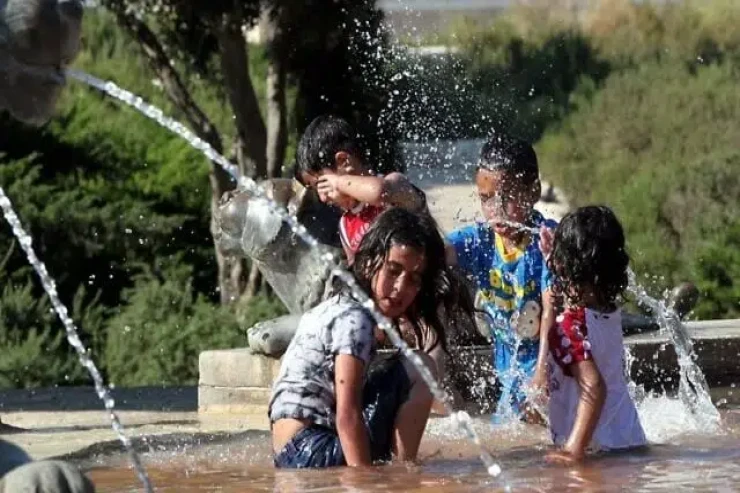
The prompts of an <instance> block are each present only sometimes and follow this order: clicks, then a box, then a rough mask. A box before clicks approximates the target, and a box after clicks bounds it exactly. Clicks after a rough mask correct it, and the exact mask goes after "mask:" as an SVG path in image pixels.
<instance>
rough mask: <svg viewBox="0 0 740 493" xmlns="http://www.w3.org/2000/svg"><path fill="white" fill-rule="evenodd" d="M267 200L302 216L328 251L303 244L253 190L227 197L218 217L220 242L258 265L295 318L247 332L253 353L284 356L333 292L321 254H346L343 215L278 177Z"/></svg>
mask: <svg viewBox="0 0 740 493" xmlns="http://www.w3.org/2000/svg"><path fill="white" fill-rule="evenodd" d="M261 185H262V186H263V187H264V188H265V191H266V194H267V196H268V197H269V198H270V199H272V200H274V201H275V202H277V203H278V204H279V205H281V206H282V207H285V208H286V209H287V210H288V212H290V213H291V214H296V216H297V218H298V220H299V222H300V223H301V224H302V225H304V226H305V227H306V229H307V230H308V232H309V233H310V234H311V236H313V237H314V238H316V239H317V240H318V242H319V244H320V245H321V246H322V247H323V248H322V249H321V250H322V251H319V250H317V249H315V248H312V247H311V246H310V245H308V244H306V243H305V242H304V241H303V240H301V239H300V238H299V237H298V236H297V235H296V233H295V232H294V231H293V230H292V229H291V227H290V226H289V225H288V224H286V223H284V222H283V221H282V220H281V219H280V217H279V216H277V215H276V214H274V213H272V212H271V211H270V209H269V207H268V205H267V201H266V200H264V199H262V198H253V197H252V194H250V193H249V192H248V191H243V190H237V191H235V192H229V193H227V194H225V195H224V197H223V198H222V200H221V205H220V207H219V211H218V217H217V232H216V240H217V244H218V247H219V249H220V250H221V252H222V253H224V254H225V255H246V256H248V257H249V258H250V259H251V260H252V261H253V262H256V263H257V264H258V266H259V268H260V271H261V272H262V275H263V276H264V277H265V279H266V280H267V282H269V283H270V285H271V286H272V288H273V290H274V291H275V293H276V294H277V296H278V297H279V298H280V299H281V300H282V302H283V303H284V304H285V306H286V307H287V308H288V311H289V312H290V315H287V316H284V317H280V318H277V319H274V320H268V321H265V322H261V323H259V324H257V325H255V326H254V327H252V328H250V329H249V330H248V332H247V334H248V339H249V348H250V349H251V350H252V352H255V353H259V354H267V355H270V356H280V355H281V354H282V353H283V352H284V351H285V349H286V348H287V347H288V343H289V342H290V339H291V338H292V337H293V334H294V333H295V331H296V329H297V328H298V321H299V320H300V317H301V314H302V313H303V312H305V311H306V310H308V309H310V308H313V307H314V306H316V305H317V304H318V303H320V302H321V301H322V299H323V298H324V297H325V296H326V294H327V293H328V289H329V288H330V278H331V268H329V267H327V266H326V265H325V262H323V261H322V259H321V255H322V254H325V253H327V252H331V253H334V256H335V258H336V259H340V258H341V255H342V253H341V252H342V249H341V244H340V242H339V232H338V225H339V217H340V214H341V213H340V211H339V210H338V209H336V208H334V207H331V206H327V205H325V204H323V203H322V202H321V201H320V200H319V198H318V195H317V194H316V192H315V191H313V190H309V189H306V188H304V187H303V186H302V185H300V184H299V183H298V182H297V181H296V180H292V179H284V178H275V179H271V180H267V181H264V182H262V183H261Z"/></svg>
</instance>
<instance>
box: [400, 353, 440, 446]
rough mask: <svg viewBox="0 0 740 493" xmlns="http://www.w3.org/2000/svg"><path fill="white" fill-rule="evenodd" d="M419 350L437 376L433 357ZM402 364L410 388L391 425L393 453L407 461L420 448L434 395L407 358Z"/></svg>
mask: <svg viewBox="0 0 740 493" xmlns="http://www.w3.org/2000/svg"><path fill="white" fill-rule="evenodd" d="M418 354H419V356H420V357H421V359H422V361H423V362H424V364H425V365H426V366H427V368H429V370H430V371H431V373H432V375H434V378H437V375H436V373H437V372H436V365H435V363H434V361H433V360H432V358H430V357H429V356H427V355H426V354H424V353H418ZM403 366H404V369H405V370H406V373H407V374H408V376H409V380H410V381H411V391H410V393H409V397H408V399H407V400H406V402H404V403H403V404H402V405H401V408H400V409H399V410H398V415H396V422H395V424H394V427H393V453H394V454H395V456H396V457H397V458H398V460H403V461H406V460H414V459H416V454H417V453H418V452H419V444H420V443H421V437H422V435H423V434H424V428H426V424H427V420H428V419H429V413H430V411H431V408H432V400H433V396H432V393H431V391H430V390H429V386H428V385H427V384H426V382H424V380H423V379H422V378H421V375H420V374H419V371H418V370H417V369H416V367H414V365H413V364H411V362H410V361H409V360H408V359H406V358H404V359H403Z"/></svg>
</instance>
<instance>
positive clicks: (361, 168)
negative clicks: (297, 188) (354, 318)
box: [295, 115, 426, 265]
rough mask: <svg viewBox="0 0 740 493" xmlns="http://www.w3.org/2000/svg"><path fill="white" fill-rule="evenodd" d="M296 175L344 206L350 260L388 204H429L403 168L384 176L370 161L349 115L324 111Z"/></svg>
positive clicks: (308, 134) (303, 146)
mask: <svg viewBox="0 0 740 493" xmlns="http://www.w3.org/2000/svg"><path fill="white" fill-rule="evenodd" d="M295 177H296V179H297V180H298V181H299V182H301V184H303V186H305V187H306V188H313V189H315V190H316V191H317V193H318V195H319V199H320V200H321V201H322V202H324V203H326V204H333V205H336V206H337V207H339V208H340V209H341V210H342V212H343V214H342V217H341V219H340V221H339V233H340V236H341V240H342V247H343V248H344V251H345V253H346V254H347V261H348V262H349V264H350V265H351V264H352V262H353V259H354V254H355V252H356V251H357V247H358V246H359V245H360V240H362V237H363V236H364V235H365V233H366V232H367V230H368V228H369V227H370V225H371V224H372V223H373V222H374V221H375V219H376V218H377V217H378V216H379V215H380V213H381V212H383V210H385V209H386V208H388V207H392V206H395V207H403V208H404V209H408V210H410V211H412V212H420V211H422V210H425V208H426V198H425V195H424V192H422V191H421V190H419V189H418V188H416V187H415V186H413V185H412V184H411V183H410V182H409V180H408V179H407V178H406V177H405V176H404V175H403V174H401V173H397V172H394V173H390V174H388V175H385V176H382V175H379V174H377V173H376V172H375V170H374V169H373V168H372V167H371V166H370V165H369V164H368V163H367V161H366V160H365V155H364V152H363V150H362V147H361V145H360V143H359V140H358V137H357V133H356V132H355V130H354V129H353V128H352V126H351V125H350V124H349V123H348V122H347V121H346V120H344V119H342V118H339V117H337V116H334V115H322V116H319V117H317V118H316V119H314V120H313V121H312V122H311V124H310V125H309V126H308V127H307V128H306V130H305V132H304V133H303V136H302V137H301V140H300V142H299V143H298V149H297V151H296V169H295Z"/></svg>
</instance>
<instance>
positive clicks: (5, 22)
mask: <svg viewBox="0 0 740 493" xmlns="http://www.w3.org/2000/svg"><path fill="white" fill-rule="evenodd" d="M81 24H82V3H81V2H80V1H78V0H0V110H7V111H9V112H10V114H11V115H12V116H13V117H15V118H17V119H18V120H21V121H23V122H25V123H29V124H34V125H39V124H42V123H44V122H46V121H47V120H48V119H49V118H50V117H51V115H52V113H53V111H54V105H55V104H56V101H57V99H58V98H59V94H60V92H61V90H62V87H64V83H65V76H64V72H63V70H64V68H65V67H66V66H67V65H69V64H70V63H71V62H72V60H73V59H74V58H75V56H76V55H77V52H78V51H79V47H80V34H81V31H80V29H81ZM20 431H22V430H20V429H19V428H15V427H13V426H8V425H4V424H3V423H2V422H0V433H9V432H20ZM17 491H36V492H39V493H56V492H68V493H89V492H93V491H94V487H93V485H92V483H91V482H90V480H89V479H88V478H87V477H85V476H84V475H83V474H81V473H80V471H79V470H78V469H77V468H76V467H75V466H73V465H72V464H69V463H66V462H62V461H51V460H45V461H36V462H34V461H33V460H31V458H30V457H29V456H28V454H26V453H25V452H24V451H23V449H21V448H20V447H18V446H17V445H14V444H12V443H10V442H7V441H5V440H0V493H6V492H7V493H11V492H17Z"/></svg>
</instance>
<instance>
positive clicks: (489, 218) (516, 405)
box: [448, 135, 556, 422]
mask: <svg viewBox="0 0 740 493" xmlns="http://www.w3.org/2000/svg"><path fill="white" fill-rule="evenodd" d="M475 185H476V188H477V192H478V196H479V198H480V201H481V207H482V209H483V215H484V217H485V219H486V222H482V223H477V224H475V225H471V226H467V227H464V228H461V229H458V230H456V231H453V232H452V233H451V234H450V235H449V237H448V242H449V246H448V262H449V263H450V264H452V265H457V266H458V267H459V268H460V269H461V270H462V271H463V272H464V273H465V274H466V275H467V276H468V277H469V278H472V279H473V280H474V282H475V284H476V288H477V290H478V294H477V299H476V305H477V307H478V308H479V309H481V310H483V311H484V312H485V313H486V314H487V315H488V317H487V318H488V320H489V323H490V329H491V337H492V338H493V340H494V345H493V363H494V368H495V372H496V376H497V379H498V381H499V383H500V385H501V395H500V398H499V401H498V405H497V417H496V419H501V418H504V417H505V416H503V415H502V413H506V412H507V411H508V410H511V411H512V412H513V414H514V415H516V416H518V417H519V418H522V419H526V420H528V421H534V422H540V421H541V416H538V414H539V413H537V412H536V411H535V410H534V408H533V407H532V406H530V405H528V403H527V397H526V394H525V389H526V388H527V387H531V389H532V390H535V391H544V390H545V389H546V385H547V372H546V362H547V354H548V353H547V334H548V330H549V328H550V326H552V324H553V322H554V318H555V316H554V309H553V296H552V291H551V288H552V276H551V274H550V271H549V270H548V268H547V264H546V262H545V258H544V256H543V254H542V251H541V250H540V246H539V238H538V234H537V233H536V232H535V231H536V230H537V228H540V227H548V228H554V227H555V226H556V223H555V222H554V221H550V220H546V219H545V218H544V217H543V216H542V215H541V214H540V213H539V212H538V211H536V210H535V209H534V205H535V203H536V202H537V201H538V200H539V198H540V194H541V191H542V188H541V184H540V179H539V168H538V164H537V155H536V154H535V151H534V149H533V148H532V146H531V145H530V144H528V143H526V142H523V141H521V140H517V139H512V138H509V137H505V136H499V135H494V136H493V137H492V138H491V139H489V140H488V141H487V142H486V144H485V145H484V146H483V149H482V150H481V156H480V163H479V165H478V168H477V170H476V172H475Z"/></svg>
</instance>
